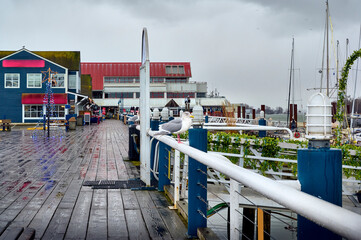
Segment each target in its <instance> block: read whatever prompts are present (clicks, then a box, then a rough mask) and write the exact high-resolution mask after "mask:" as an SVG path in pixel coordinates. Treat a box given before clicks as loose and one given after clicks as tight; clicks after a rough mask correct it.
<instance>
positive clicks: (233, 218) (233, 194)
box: [229, 178, 240, 240]
mask: <svg viewBox="0 0 361 240" xmlns="http://www.w3.org/2000/svg"><path fill="white" fill-rule="evenodd" d="M239 190H240V184H239V183H238V182H237V181H236V180H234V179H232V178H231V179H230V191H229V194H230V201H229V208H230V211H229V212H230V218H229V219H230V239H231V240H236V239H239V230H238V228H239V215H238V213H237V211H236V210H238V208H239V195H238V194H239V193H238V192H239Z"/></svg>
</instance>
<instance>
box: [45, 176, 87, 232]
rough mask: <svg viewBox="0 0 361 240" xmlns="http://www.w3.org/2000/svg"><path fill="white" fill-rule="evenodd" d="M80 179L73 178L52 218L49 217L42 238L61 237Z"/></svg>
mask: <svg viewBox="0 0 361 240" xmlns="http://www.w3.org/2000/svg"><path fill="white" fill-rule="evenodd" d="M81 184H82V181H81V180H73V181H72V182H71V184H70V186H69V188H68V191H66V193H65V195H64V197H63V199H62V200H61V202H60V204H59V206H58V208H57V209H56V211H55V213H54V216H53V218H52V219H51V221H50V223H49V226H48V228H47V229H46V231H45V233H44V236H43V238H44V239H53V238H63V237H64V235H65V232H66V228H67V226H68V223H69V221H70V217H71V213H72V211H73V208H74V206H75V203H76V200H77V198H78V194H79V191H80V187H81Z"/></svg>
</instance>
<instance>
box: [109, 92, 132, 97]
mask: <svg viewBox="0 0 361 240" xmlns="http://www.w3.org/2000/svg"><path fill="white" fill-rule="evenodd" d="M105 98H133V93H132V92H114V93H105Z"/></svg>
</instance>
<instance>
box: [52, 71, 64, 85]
mask: <svg viewBox="0 0 361 240" xmlns="http://www.w3.org/2000/svg"><path fill="white" fill-rule="evenodd" d="M54 75H55V78H56V77H59V76H62V77H63V86H62V87H59V86H58V80H57V79H55V80H56V86H52V88H65V81H66V80H67V79H66V78H65V73H57V74H51V77H52V78H53V77H54Z"/></svg>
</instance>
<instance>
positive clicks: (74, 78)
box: [68, 75, 78, 89]
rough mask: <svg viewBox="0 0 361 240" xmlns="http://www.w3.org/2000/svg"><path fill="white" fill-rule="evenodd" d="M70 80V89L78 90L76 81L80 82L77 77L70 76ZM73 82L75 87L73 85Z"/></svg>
mask: <svg viewBox="0 0 361 240" xmlns="http://www.w3.org/2000/svg"><path fill="white" fill-rule="evenodd" d="M68 79H69V84H68V86H69V89H77V83H76V81H77V80H78V79H77V75H69V77H68ZM72 81H73V83H74V85H72V84H71V82H72Z"/></svg>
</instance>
